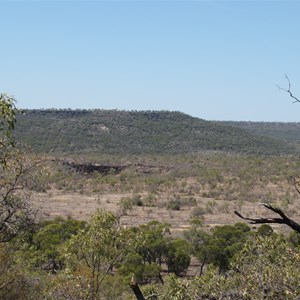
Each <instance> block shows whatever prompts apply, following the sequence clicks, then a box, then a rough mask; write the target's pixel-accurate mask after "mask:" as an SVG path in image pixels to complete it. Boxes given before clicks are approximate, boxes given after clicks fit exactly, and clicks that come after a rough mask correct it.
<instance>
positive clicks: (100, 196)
mask: <svg viewBox="0 0 300 300" xmlns="http://www.w3.org/2000/svg"><path fill="white" fill-rule="evenodd" d="M70 162H72V164H71V163H70ZM77 165H80V166H81V169H78V168H77V169H76V166H77ZM82 166H89V167H91V166H97V167H98V170H96V171H91V170H90V169H86V170H85V169H83V168H82ZM100 166H105V167H106V168H105V171H103V170H102V169H101V168H100V169H99V167H100ZM107 167H110V169H108V171H107ZM120 167H121V168H120ZM118 168H119V169H118ZM99 170H100V171H99ZM101 170H102V171H101ZM299 171H300V159H299V158H298V157H292V156H289V157H261V156H243V155H226V154H224V153H206V154H197V155H187V156H184V155H178V156H126V157H121V156H101V157H99V156H97V157H91V156H89V157H84V158H82V157H81V158H79V157H68V159H66V158H60V159H57V158H47V159H44V169H43V175H42V176H40V177H39V181H40V184H39V185H38V188H37V189H36V190H37V191H36V192H35V193H34V197H33V198H34V201H35V202H36V203H37V204H38V206H39V207H40V208H41V212H42V218H54V217H56V216H63V217H72V218H75V219H80V220H88V219H89V217H90V216H91V214H92V213H94V212H95V210H96V209H98V208H102V209H105V210H110V211H113V212H115V213H116V214H117V215H118V216H119V217H120V222H121V224H123V225H127V226H133V225H139V224H143V223H147V222H149V221H151V220H157V221H160V222H167V223H170V224H171V226H172V231H173V232H174V234H176V235H177V234H180V232H181V231H182V230H184V229H186V228H187V227H188V226H189V221H190V219H191V218H192V217H199V218H201V220H202V221H203V224H204V225H205V226H214V225H221V224H230V223H235V222H237V221H239V219H238V217H237V216H235V215H234V213H233V210H238V211H240V212H242V213H243V214H244V215H245V216H253V217H255V216H270V213H269V212H268V211H266V210H264V209H263V208H262V207H261V206H260V205H259V203H261V202H263V203H272V204H275V205H278V206H280V207H281V208H282V209H283V210H284V211H285V212H286V213H287V214H288V215H289V216H290V217H293V218H294V219H296V220H297V219H299V218H300V216H299V211H300V199H299V195H298V193H297V192H296V190H295V187H294V184H295V182H297V178H299V174H300V172H299ZM295 180H296V181H295ZM275 228H276V227H275Z"/></svg>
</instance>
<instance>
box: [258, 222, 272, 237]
mask: <svg viewBox="0 0 300 300" xmlns="http://www.w3.org/2000/svg"><path fill="white" fill-rule="evenodd" d="M273 232H274V230H273V228H272V227H271V226H270V225H268V224H263V225H261V226H259V227H258V229H257V233H258V234H260V235H262V236H270V235H272V233H273Z"/></svg>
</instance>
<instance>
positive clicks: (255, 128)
mask: <svg viewBox="0 0 300 300" xmlns="http://www.w3.org/2000/svg"><path fill="white" fill-rule="evenodd" d="M218 123H219V124H222V125H226V126H234V127H236V128H241V129H245V130H247V131H248V132H251V133H253V134H255V135H262V136H268V137H271V138H276V139H282V140H286V141H289V142H294V143H300V123H297V122H287V123H283V122H244V121H241V122H236V121H220V122H218Z"/></svg>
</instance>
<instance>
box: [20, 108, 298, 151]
mask: <svg viewBox="0 0 300 300" xmlns="http://www.w3.org/2000/svg"><path fill="white" fill-rule="evenodd" d="M16 136H17V138H18V139H19V140H21V141H22V142H24V143H26V144H29V145H31V146H32V148H33V149H34V150H35V151H37V152H54V153H107V154H179V153H191V152H199V151H207V150H217V151H227V152H238V153H248V154H251V153H253V154H254V153H255V154H267V155H269V154H288V153H292V152H294V148H293V147H292V146H291V145H289V144H287V143H283V142H282V141H280V140H276V139H273V138H266V137H261V136H258V135H255V134H252V133H249V132H248V131H247V130H244V129H240V128H236V127H234V126H229V125H224V124H220V123H218V122H212V121H205V120H202V119H198V118H193V117H191V116H189V115H186V114H183V113H180V112H168V111H141V112H136V111H130V112H129V111H117V110H54V109H51V110H25V111H24V114H22V115H19V116H18V122H17V126H16Z"/></svg>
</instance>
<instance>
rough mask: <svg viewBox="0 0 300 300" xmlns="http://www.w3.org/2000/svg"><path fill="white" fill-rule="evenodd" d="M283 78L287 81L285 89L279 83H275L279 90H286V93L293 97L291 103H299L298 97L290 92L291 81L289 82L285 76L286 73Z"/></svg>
mask: <svg viewBox="0 0 300 300" xmlns="http://www.w3.org/2000/svg"><path fill="white" fill-rule="evenodd" d="M284 78H285V79H286V80H287V82H288V88H287V89H284V88H282V87H281V86H279V85H277V87H278V88H279V89H280V90H283V91H285V92H287V93H288V94H289V95H290V97H291V98H293V99H294V101H293V103H297V102H298V103H300V100H299V98H297V97H296V96H294V95H293V93H292V92H291V82H290V79H289V77H288V76H287V74H284Z"/></svg>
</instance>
